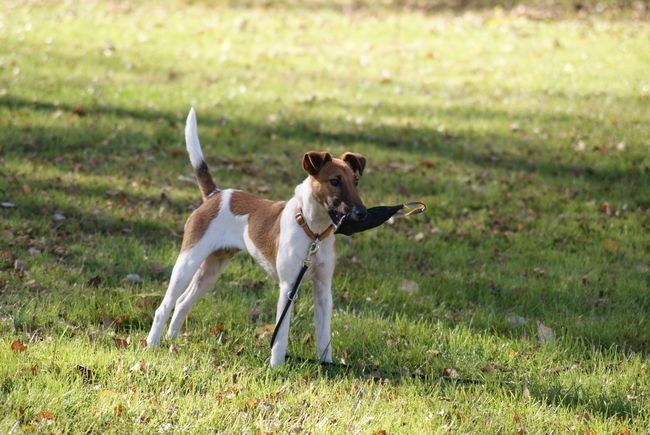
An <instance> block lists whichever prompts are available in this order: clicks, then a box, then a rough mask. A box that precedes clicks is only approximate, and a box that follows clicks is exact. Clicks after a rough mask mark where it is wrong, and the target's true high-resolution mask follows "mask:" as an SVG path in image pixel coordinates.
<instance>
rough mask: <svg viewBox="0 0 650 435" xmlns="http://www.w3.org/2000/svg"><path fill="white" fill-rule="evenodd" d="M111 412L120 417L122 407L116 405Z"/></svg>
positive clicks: (119, 404)
mask: <svg viewBox="0 0 650 435" xmlns="http://www.w3.org/2000/svg"><path fill="white" fill-rule="evenodd" d="M113 412H114V413H115V416H116V417H121V416H122V415H124V405H122V404H121V403H118V404H117V405H115V408H114V409H113Z"/></svg>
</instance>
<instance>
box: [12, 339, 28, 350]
mask: <svg viewBox="0 0 650 435" xmlns="http://www.w3.org/2000/svg"><path fill="white" fill-rule="evenodd" d="M11 350H13V351H14V352H24V351H25V350H27V346H25V345H24V344H23V343H22V342H21V341H20V340H14V342H13V343H11Z"/></svg>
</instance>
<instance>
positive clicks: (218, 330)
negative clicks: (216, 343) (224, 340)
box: [210, 322, 226, 335]
mask: <svg viewBox="0 0 650 435" xmlns="http://www.w3.org/2000/svg"><path fill="white" fill-rule="evenodd" d="M225 330H226V327H225V326H223V323H221V322H219V323H217V324H216V325H214V326H213V327H212V328H210V334H212V335H219V334H221V333H222V332H224V331H225Z"/></svg>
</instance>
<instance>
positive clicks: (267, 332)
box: [255, 323, 275, 340]
mask: <svg viewBox="0 0 650 435" xmlns="http://www.w3.org/2000/svg"><path fill="white" fill-rule="evenodd" d="M274 328H275V325H274V324H273V323H267V324H266V325H262V326H258V327H257V328H256V329H255V337H256V338H257V339H258V340H262V339H265V338H267V337H269V338H270V337H271V334H273V329H274Z"/></svg>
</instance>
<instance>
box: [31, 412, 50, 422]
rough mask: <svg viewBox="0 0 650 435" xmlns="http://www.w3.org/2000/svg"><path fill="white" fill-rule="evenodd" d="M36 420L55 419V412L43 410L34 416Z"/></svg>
mask: <svg viewBox="0 0 650 435" xmlns="http://www.w3.org/2000/svg"><path fill="white" fill-rule="evenodd" d="M34 418H35V419H36V420H54V414H52V413H51V412H50V411H41V412H39V413H38V414H36V415H35V416H34Z"/></svg>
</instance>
